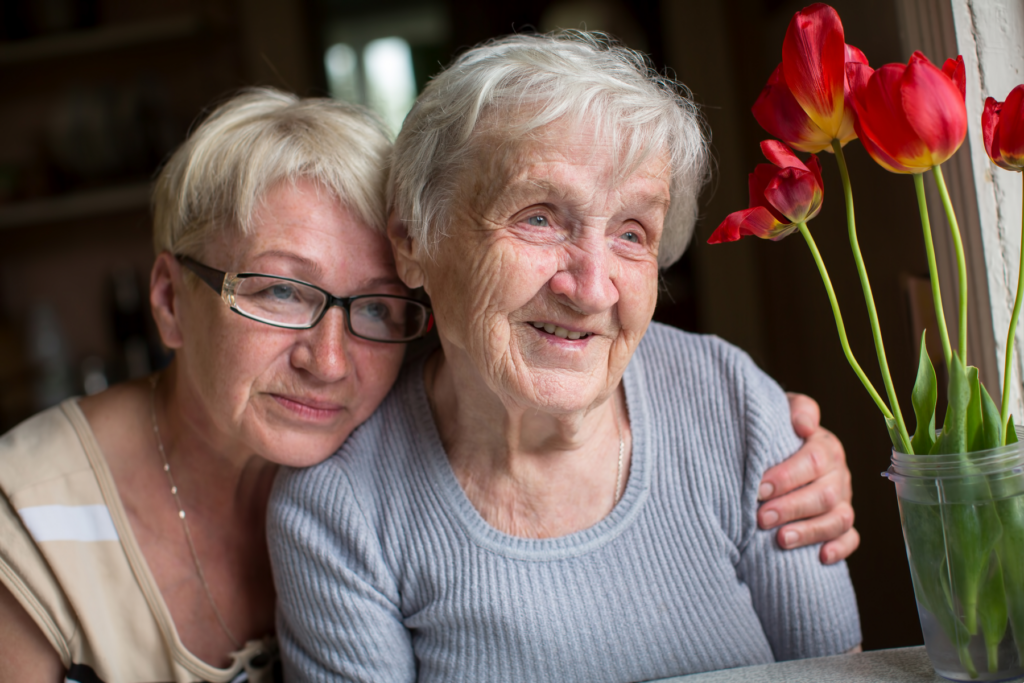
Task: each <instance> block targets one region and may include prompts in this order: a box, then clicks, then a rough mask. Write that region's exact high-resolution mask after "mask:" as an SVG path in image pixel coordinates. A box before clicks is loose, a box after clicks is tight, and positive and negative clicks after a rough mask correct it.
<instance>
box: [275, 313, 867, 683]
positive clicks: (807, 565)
mask: <svg viewBox="0 0 1024 683" xmlns="http://www.w3.org/2000/svg"><path fill="white" fill-rule="evenodd" d="M623 382H624V383H625V390H626V399H627V403H628V407H629V420H630V425H631V427H632V433H633V455H632V465H631V470H630V476H629V482H628V485H627V487H626V490H625V493H624V494H623V496H622V499H621V500H620V501H619V503H618V505H617V506H616V507H615V509H614V510H613V511H612V513H611V514H610V515H608V517H606V518H605V519H604V520H602V521H601V522H599V523H598V524H596V525H594V526H593V527H591V528H589V529H587V530H585V531H581V532H578V533H575V534H571V535H569V536H564V537H561V538H553V539H540V540H537V539H526V538H517V537H512V536H508V535H506V534H503V533H501V532H499V531H497V530H496V529H494V528H492V527H490V526H489V525H488V524H487V523H486V522H485V521H484V520H483V518H482V517H480V515H479V514H478V513H477V512H476V510H475V509H474V508H473V506H472V504H471V503H470V502H469V500H468V499H467V498H466V496H465V494H464V493H463V491H462V489H461V487H460V486H459V483H458V481H457V479H456V478H455V475H454V473H453V472H452V470H451V468H450V467H449V465H448V460H447V458H446V456H445V453H444V450H443V448H442V446H441V442H440V440H439V437H438V434H437V431H436V429H435V426H434V422H433V419H432V417H431V413H430V408H429V406H428V403H427V397H426V394H425V392H424V388H423V366H422V362H421V363H415V364H412V365H410V366H409V367H408V368H406V370H405V372H404V373H403V374H402V376H401V377H400V379H399V380H398V383H397V385H396V386H395V388H394V389H393V390H392V392H391V394H390V395H389V396H388V398H387V399H386V400H385V401H384V403H383V405H382V406H381V407H380V408H379V409H378V410H377V412H376V413H375V414H374V415H373V416H372V417H371V418H370V419H369V420H368V421H367V422H366V423H365V424H364V425H362V426H361V427H359V428H358V429H357V430H356V431H355V432H354V433H353V434H352V436H351V437H350V438H349V439H348V441H347V442H345V444H344V445H343V446H342V448H341V449H340V450H339V451H338V452H337V453H336V454H334V455H333V456H332V457H331V458H330V459H328V460H327V461H326V462H324V463H323V464H321V465H318V466H316V467H311V468H309V469H305V470H285V471H283V472H282V473H281V475H280V476H279V477H278V479H277V483H276V486H275V488H274V492H273V495H272V498H271V504H270V528H269V535H270V549H271V557H272V559H273V563H274V575H275V580H276V582H277V586H278V591H279V593H278V622H277V625H278V636H279V638H280V641H281V646H282V649H283V654H284V658H285V672H286V676H287V677H288V680H289V681H338V680H344V681H367V682H373V683H385V682H390V681H416V680H418V681H473V682H483V681H559V682H561V681H587V682H588V683H596V682H599V681H619V682H625V681H642V680H647V679H653V678H662V677H667V676H673V675H680V674H686V673H692V672H698V671H706V670H709V669H721V668H727V667H735V666H745V665H749V664H758V663H764V662H771V661H772V660H773V659H793V658H798V657H814V656H821V655H830V654H836V653H839V652H842V651H844V650H847V649H849V648H851V647H853V646H855V645H857V644H858V643H859V642H860V640H861V636H860V622H859V618H858V615H857V605H856V600H855V598H854V594H853V588H852V586H851V584H850V579H849V574H848V573H847V569H846V566H845V564H842V563H840V564H837V565H833V566H828V567H826V566H822V565H821V563H820V562H819V561H818V548H815V547H810V548H804V549H800V550H793V551H782V550H780V549H778V547H777V546H776V545H775V542H774V534H773V533H772V532H768V531H761V530H759V529H757V525H756V521H755V511H756V510H757V500H756V498H757V488H758V484H759V482H760V478H761V475H762V473H763V472H764V471H765V470H766V469H767V468H768V467H769V466H771V465H772V464H774V463H777V462H779V461H781V460H782V459H784V458H785V457H786V456H787V455H789V454H790V453H792V452H793V451H795V450H796V448H797V447H798V445H799V442H798V440H797V438H796V437H795V435H794V434H793V432H792V428H791V427H790V418H789V409H788V405H787V402H786V398H785V396H784V395H783V393H782V391H781V390H780V389H779V387H778V386H777V385H776V384H775V383H774V382H773V381H772V380H771V379H769V378H768V377H767V376H766V375H765V374H764V373H763V372H761V371H760V370H759V369H758V368H757V367H756V366H755V365H754V364H753V362H752V361H751V360H750V359H749V358H748V357H747V356H746V355H745V354H744V353H743V352H741V351H739V350H737V349H735V348H734V347H732V346H729V345H728V344H726V343H724V342H722V341H721V340H719V339H717V338H715V337H707V336H696V335H691V334H686V333H683V332H679V331H677V330H674V329H672V328H668V327H665V326H661V325H657V324H654V325H652V326H651V329H650V330H649V331H648V332H647V335H646V336H645V337H644V339H643V341H642V342H641V343H640V345H639V347H638V349H637V351H636V354H635V355H634V357H633V359H632V361H631V362H630V364H629V367H628V369H627V370H626V373H625V375H624V376H623Z"/></svg>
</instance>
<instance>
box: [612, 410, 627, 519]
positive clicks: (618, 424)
mask: <svg viewBox="0 0 1024 683" xmlns="http://www.w3.org/2000/svg"><path fill="white" fill-rule="evenodd" d="M612 400H614V399H612ZM612 412H613V413H615V429H616V430H618V432H619V473H618V475H617V476H616V477H615V501H614V504H615V505H617V504H618V502H619V498H621V497H622V461H623V456H624V455H625V452H626V442H625V441H624V440H623V438H622V421H621V420H619V411H618V410H616V407H615V404H612Z"/></svg>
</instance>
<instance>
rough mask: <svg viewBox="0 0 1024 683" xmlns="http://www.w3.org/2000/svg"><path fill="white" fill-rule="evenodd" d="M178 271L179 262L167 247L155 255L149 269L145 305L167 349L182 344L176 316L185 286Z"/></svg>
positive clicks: (177, 347)
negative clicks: (150, 312) (151, 312)
mask: <svg viewBox="0 0 1024 683" xmlns="http://www.w3.org/2000/svg"><path fill="white" fill-rule="evenodd" d="M182 275H183V273H182V271H181V264H180V263H178V260H177V259H176V258H174V256H173V255H172V254H171V253H170V252H168V251H165V252H162V253H161V254H160V255H158V256H157V257H156V263H154V264H153V270H152V271H151V272H150V273H149V305H150V308H151V309H152V311H153V320H154V321H156V328H157V330H159V331H160V339H162V340H163V342H164V346H166V347H167V348H169V349H179V348H181V346H182V344H183V341H182V334H181V322H180V320H179V317H178V313H179V311H178V306H179V304H180V297H181V295H182V293H183V292H184V287H185V282H184V278H183V277H182Z"/></svg>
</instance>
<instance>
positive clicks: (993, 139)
mask: <svg viewBox="0 0 1024 683" xmlns="http://www.w3.org/2000/svg"><path fill="white" fill-rule="evenodd" d="M981 129H982V133H983V134H984V137H985V151H986V152H988V156H989V158H990V159H992V161H994V162H996V165H998V166H999V167H1000V168H1005V169H1006V170H1007V171H1022V170H1024V85H1018V86H1017V87H1016V88H1014V89H1013V90H1011V91H1010V94H1009V95H1007V96H1006V101H1005V102H997V101H996V99H995V98H994V97H990V98H988V99H987V100H985V112H984V113H983V114H982V115H981Z"/></svg>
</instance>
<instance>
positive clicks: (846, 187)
mask: <svg viewBox="0 0 1024 683" xmlns="http://www.w3.org/2000/svg"><path fill="white" fill-rule="evenodd" d="M832 150H833V151H834V152H835V153H836V161H837V162H838V163H839V175H840V176H841V177H842V179H843V194H845V195H846V223H847V226H848V228H849V233H850V250H851V251H853V260H854V263H856V264H857V275H858V276H859V277H860V287H861V289H862V290H863V291H864V304H865V305H866V306H867V309H868V320H869V321H870V322H871V336H872V338H873V339H874V341H875V352H876V353H877V354H878V367H879V369H880V370H881V371H882V383H883V384H884V385H885V393H886V394H887V395H888V396H889V405H891V406H892V412H893V414H894V416H895V419H896V428H897V429H898V430H899V433H900V436H902V437H903V440H904V441H906V443H908V444H909V443H910V434H909V433H907V425H906V424H905V423H904V422H903V414H902V412H900V402H899V400H898V399H897V398H896V388H895V387H894V386H893V384H892V376H891V375H890V374H889V362H888V361H887V360H886V358H885V344H883V343H882V328H881V326H880V325H879V324H878V312H877V311H876V310H875V297H874V295H872V293H871V282H870V281H869V280H868V271H867V268H865V267H864V257H863V256H862V255H861V253H860V244H859V243H858V241H857V222H856V220H855V218H854V215H853V189H852V188H851V186H850V173H849V171H847V169H846V157H845V156H844V155H843V146H842V145H841V144H840V143H839V140H833V141H832Z"/></svg>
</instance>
